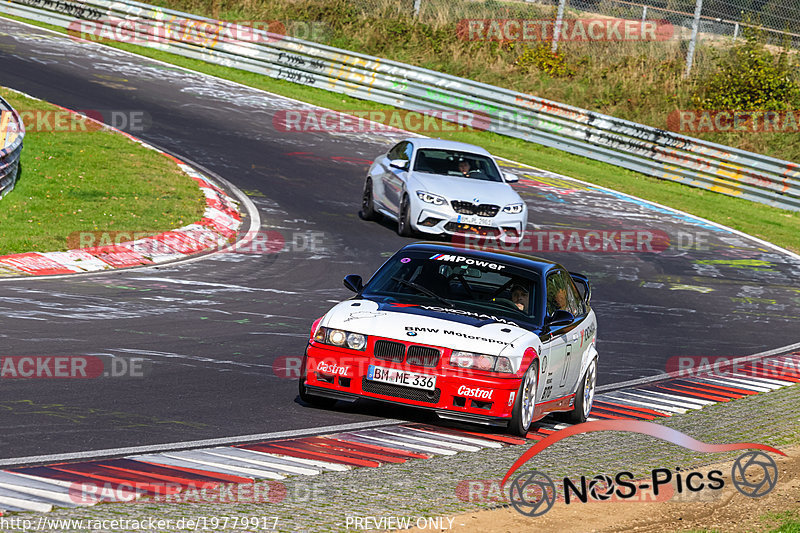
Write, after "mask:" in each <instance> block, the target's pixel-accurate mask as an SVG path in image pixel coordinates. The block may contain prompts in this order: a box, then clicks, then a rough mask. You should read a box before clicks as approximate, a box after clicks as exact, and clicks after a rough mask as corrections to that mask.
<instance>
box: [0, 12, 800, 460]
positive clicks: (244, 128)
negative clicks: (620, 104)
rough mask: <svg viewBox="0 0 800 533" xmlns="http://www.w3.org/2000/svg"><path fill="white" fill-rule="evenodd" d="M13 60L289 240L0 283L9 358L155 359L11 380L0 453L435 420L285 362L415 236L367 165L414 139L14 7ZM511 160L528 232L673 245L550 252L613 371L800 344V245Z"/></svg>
mask: <svg viewBox="0 0 800 533" xmlns="http://www.w3.org/2000/svg"><path fill="white" fill-rule="evenodd" d="M0 72H2V77H0V85H3V86H7V87H11V88H14V89H17V90H20V91H23V92H26V93H28V94H31V95H33V96H35V97H38V98H42V99H45V100H48V101H51V102H54V103H56V104H59V105H62V106H65V107H68V108H71V109H90V110H140V111H144V112H146V114H147V116H148V117H149V121H151V124H150V126H149V127H148V128H147V129H146V131H143V132H139V131H132V133H134V134H135V135H136V136H138V137H140V138H142V139H144V140H145V141H147V142H151V143H154V144H155V145H158V146H160V147H162V148H164V149H166V150H168V151H170V152H172V153H174V154H176V155H178V156H179V157H183V158H186V159H188V160H190V161H194V162H196V163H198V164H200V165H202V166H204V167H206V168H207V169H209V170H210V171H212V172H214V173H216V174H218V175H220V176H222V177H224V178H225V179H227V180H229V181H230V182H232V183H233V184H234V185H235V186H237V187H238V188H240V189H241V190H243V191H245V192H246V193H247V194H248V195H249V196H250V197H251V199H252V200H253V202H254V203H255V205H256V206H257V208H258V210H259V214H260V217H261V221H262V227H263V229H264V230H269V231H275V232H279V233H280V234H281V235H282V236H283V238H284V239H285V241H286V242H287V246H286V247H285V248H284V250H283V251H282V252H280V253H270V254H221V255H216V256H213V257H210V258H208V259H204V260H200V261H195V262H191V263H187V264H181V265H178V266H171V267H170V266H167V267H162V268H153V269H139V270H132V271H125V272H117V273H112V274H97V275H94V274H93V275H85V276H75V277H71V278H59V279H18V280H5V281H2V282H0V324H2V328H1V329H0V342H2V355H3V356H21V355H93V354H104V355H107V356H115V357H141V358H144V359H146V360H147V362H148V365H147V367H146V368H147V373H146V376H145V377H144V378H138V379H137V378H128V379H111V378H108V379H96V380H91V381H86V380H44V379H42V380H14V379H4V380H2V382H1V383H0V427H2V432H0V459H2V458H12V457H22V456H29V455H39V454H51V453H66V452H74V451H83V450H98V449H106V448H117V447H123V446H134V445H144V444H159V443H169V442H177V441H186V440H195V439H206V438H214V437H226V436H236V435H249V434H258V433H267V432H272V431H282V430H293V429H303V428H313V427H318V426H330V425H335V424H345V423H352V422H361V421H370V420H377V419H380V418H383V417H389V418H401V419H406V420H422V421H430V419H429V418H426V416H427V415H424V414H422V415H420V414H417V413H414V412H413V411H408V410H405V409H399V408H387V407H385V406H383V405H379V404H373V403H370V402H362V403H359V404H358V405H355V406H340V407H339V408H338V409H336V410H332V411H326V410H319V409H313V408H310V407H306V406H303V405H302V404H300V403H299V400H297V399H296V392H297V387H296V382H295V380H294V379H288V378H287V376H286V374H287V373H289V372H287V370H285V368H286V362H287V360H286V359H285V358H287V357H292V358H294V357H299V356H300V355H302V352H303V349H304V346H305V343H306V339H307V336H308V332H309V328H310V325H311V323H312V322H313V320H314V319H315V318H317V317H319V316H321V315H322V314H323V313H324V312H325V311H326V310H327V309H328V308H329V307H330V306H331V305H332V303H333V302H336V301H338V300H341V299H343V298H346V297H348V295H349V294H351V293H349V292H348V291H347V290H346V289H345V288H343V286H342V282H341V280H342V278H343V276H344V275H346V274H349V273H357V274H361V275H362V276H368V275H369V274H371V273H372V272H373V270H374V269H375V268H377V267H378V266H379V265H380V264H381V263H382V261H383V260H384V259H385V258H386V257H387V256H388V255H390V254H391V253H393V252H394V251H395V250H396V249H397V248H399V247H400V246H402V245H403V244H405V243H408V242H411V241H410V240H407V239H403V238H401V237H398V236H397V235H396V234H395V233H394V229H393V226H392V225H390V224H379V223H369V222H365V221H362V220H360V219H359V218H358V216H357V212H358V209H359V203H360V194H361V188H362V185H363V178H364V176H365V173H366V169H367V164H366V163H367V162H368V161H370V160H372V158H373V157H374V156H375V155H377V154H378V153H380V152H381V151H382V150H383V149H384V148H385V147H386V146H387V145H389V144H391V143H392V142H393V141H395V140H396V139H398V138H401V137H402V135H399V134H396V133H392V134H374V133H364V134H358V135H352V134H351V135H340V134H332V133H285V132H280V131H276V129H275V128H274V127H273V122H272V117H273V115H274V113H275V112H276V111H278V110H284V109H297V108H303V107H307V106H305V105H304V104H299V103H297V102H294V101H290V100H287V99H283V98H280V97H277V96H273V95H270V94H266V93H263V92H260V91H257V90H254V89H249V88H246V87H242V86H238V85H236V84H232V83H228V82H225V81H222V80H218V79H214V78H209V77H206V76H203V75H199V74H194V73H188V72H185V71H183V70H180V69H177V68H172V67H167V66H165V65H163V64H160V63H157V62H154V61H151V60H148V59H144V58H137V57H135V56H132V55H129V54H127V53H123V52H120V51H116V50H113V49H110V48H103V47H100V46H96V45H91V44H83V43H78V42H75V41H73V40H71V39H69V38H67V37H60V36H59V37H56V36H54V35H53V34H52V33H49V32H47V31H44V30H41V29H35V28H32V27H29V26H25V25H21V24H17V23H15V22H11V21H6V20H0ZM123 129H124V128H123ZM65 134H66V133H65ZM518 172H521V173H523V174H525V175H526V176H527V177H529V178H532V179H530V180H526V179H523V180H522V181H521V183H520V185H519V190H520V192H521V194H522V195H523V197H524V198H525V199H526V201H527V202H528V206H529V210H530V221H531V224H532V225H531V227H530V228H529V229H530V230H534V229H536V230H560V229H571V228H577V229H582V230H597V231H602V230H609V231H620V230H658V231H662V232H664V233H666V235H668V236H669V238H670V242H671V243H672V246H671V247H670V248H669V249H667V250H664V251H662V252H661V253H565V252H558V253H550V252H542V253H540V254H539V255H542V256H544V257H548V258H552V259H555V260H558V261H560V262H562V263H564V264H565V265H566V266H567V267H568V268H569V269H570V270H573V271H578V272H584V273H586V274H588V275H589V277H590V279H591V280H592V282H593V284H594V296H593V304H594V308H595V310H596V312H597V315H598V321H599V342H598V350H599V351H600V355H601V360H600V368H599V383H600V384H609V383H615V382H621V381H626V380H630V379H635V378H639V377H643V376H650V375H655V374H660V373H662V372H664V370H665V367H666V366H667V362H668V359H669V358H670V357H673V356H678V355H706V356H730V357H733V356H744V355H750V354H753V353H757V352H761V351H764V350H767V349H771V348H777V347H781V346H785V345H789V344H793V343H796V342H797V341H798V334H797V332H798V331H800V289H798V287H799V286H800V284H799V283H798V279H800V259H798V258H793V257H791V256H787V255H785V254H782V253H780V252H777V251H775V250H773V249H771V248H769V247H767V246H765V245H763V244H760V243H758V242H755V241H752V240H750V239H747V238H744V237H741V236H739V235H736V234H733V233H730V232H728V231H724V230H720V229H718V228H716V227H714V226H710V225H707V224H704V223H701V222H698V221H697V220H695V219H693V218H691V217H688V216H685V215H678V214H674V213H672V212H669V211H666V210H663V209H660V208H656V207H653V206H651V205H649V204H646V203H643V202H635V201H631V200H630V199H627V198H625V197H623V196H621V195H613V194H609V193H606V192H603V191H600V190H597V189H593V188H591V187H588V186H584V185H581V184H578V183H572V182H567V181H564V180H561V179H559V178H558V177H556V176H554V175H551V174H548V173H541V172H536V171H526V172H522V171H518ZM22 179H25V176H23V178H22ZM14 194H15V193H12V194H11V195H10V196H9V197H8V198H6V199H4V200H3V201H4V202H8V201H13V195H14ZM533 224H535V226H534V225H533ZM87 229H91V228H87ZM273 235H274V234H273ZM697 237H700V239H701V246H700V247H699V248H700V249H698V247H697V246H695V244H696V240H697ZM689 241H691V244H692V246H689V244H690V242H689ZM292 243H294V244H292ZM312 243H313V244H312ZM681 244H682V245H685V246H683V247H681V246H680V245H681Z"/></svg>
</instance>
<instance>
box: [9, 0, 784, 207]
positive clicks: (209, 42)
mask: <svg viewBox="0 0 800 533" xmlns="http://www.w3.org/2000/svg"><path fill="white" fill-rule="evenodd" d="M26 4H27V5H26ZM32 6H36V7H32ZM0 12H2V13H7V14H10V15H15V16H19V17H23V18H27V19H33V20H38V21H42V22H47V23H49V24H53V25H56V26H60V27H62V28H67V29H71V30H73V31H74V32H75V33H76V34H77V35H80V34H81V31H82V30H86V31H85V32H84V33H88V34H90V35H101V36H102V37H104V38H115V39H117V40H123V41H126V40H131V39H135V40H136V42H137V44H142V45H144V46H148V47H151V48H157V49H161V50H165V51H168V52H171V53H174V54H178V55H181V56H185V57H190V58H195V59H200V60H202V61H206V62H209V63H215V64H219V65H225V66H229V67H234V68H238V69H242V70H247V71H251V72H255V73H259V74H263V75H266V76H270V77H272V78H277V79H284V80H288V81H291V82H294V83H299V84H303V85H309V86H313V87H318V88H321V89H325V90H328V91H333V92H338V93H343V94H347V95H349V96H352V97H355V98H360V99H364V100H370V101H373V102H378V103H382V104H386V105H390V106H394V107H399V108H402V109H408V110H412V111H418V112H429V113H430V112H431V111H433V110H435V111H453V110H460V111H466V112H469V113H472V114H473V117H477V118H479V120H478V122H480V123H481V124H482V127H483V128H485V129H487V130H489V131H493V132H495V133H499V134H502V135H508V136H511V137H516V138H519V139H524V140H526V141H531V142H535V143H538V144H542V145H545V146H550V147H553V148H557V149H559V150H564V151H566V152H570V153H573V154H577V155H581V156H585V157H588V158H591V159H595V160H598V161H604V162H606V163H610V164H613V165H616V166H620V167H624V168H628V169H631V170H635V171H637V172H641V173H643V174H647V175H650V176H655V177H657V178H661V179H668V180H672V181H677V182H680V183H684V184H686V185H691V186H693V187H700V188H704V189H708V190H711V191H714V192H719V193H723V194H727V195H730V196H735V197H739V198H744V199H747V200H751V201H755V202H760V203H763V204H767V205H771V206H775V207H781V208H784V209H792V210H800V165H798V164H795V163H791V162H789V161H782V160H780V159H775V158H772V157H767V156H764V155H759V154H755V153H752V152H746V151H744V150H739V149H736V148H732V147H728V146H723V145H719V144H715V143H711V142H707V141H703V140H700V139H695V138H692V137H687V136H684V135H679V134H676V133H673V132H670V131H666V130H661V129H658V128H653V127H651V126H645V125H642V124H637V123H634V122H630V121H627V120H622V119H618V118H614V117H611V116H608V115H601V114H599V113H594V112H591V111H587V110H584V109H579V108H576V107H572V106H568V105H565V104H560V103H558V102H552V101H549V100H544V99H542V98H537V97H535V96H531V95H527V94H523V93H518V92H515V91H511V90H508V89H503V88H500V87H494V86H491V85H486V84H483V83H479V82H476V81H471V80H467V79H464V78H458V77H456V76H450V75H448V74H442V73H439V72H434V71H431V70H427V69H423V68H419V67H415V66H412V65H406V64H403V63H398V62H395V61H389V60H386V59H381V58H377V57H372V56H367V55H363V54H357V53H354V52H348V51H346V50H339V49H336V48H332V47H329V46H324V45H321V44H318V43H313V42H309V41H303V40H300V39H296V38H292V37H287V36H282V35H276V34H271V33H267V32H264V31H262V30H252V29H245V28H240V27H237V26H235V25H230V24H228V23H225V24H224V25H220V26H217V25H216V24H215V22H218V21H213V20H211V19H207V18H203V17H198V16H196V15H191V14H187V13H182V12H179V11H173V10H170V9H164V8H160V7H155V6H151V5H148V4H143V3H139V2H135V1H131V0H123V1H119V2H110V1H108V0H86V1H84V2H81V3H80V4H78V3H75V2H69V1H66V0H62V1H57V0H0ZM76 17H79V18H76ZM123 19H124V20H126V22H125V23H124V24H122V23H120V21H122V20H123ZM81 21H85V23H84V25H83V26H81ZM103 21H105V22H106V23H109V25H108V28H110V29H107V30H106V31H105V32H99V31H97V28H98V26H97V24H100V23H101V22H103ZM232 28H233V29H236V28H239V32H238V33H241V34H248V35H255V36H259V37H260V38H259V39H249V40H243V39H236V38H234V37H232V36H231V35H232V32H231V31H230V30H231V29H232ZM112 30H113V31H112ZM198 36H202V39H201V38H198ZM465 120H466V121H469V119H465Z"/></svg>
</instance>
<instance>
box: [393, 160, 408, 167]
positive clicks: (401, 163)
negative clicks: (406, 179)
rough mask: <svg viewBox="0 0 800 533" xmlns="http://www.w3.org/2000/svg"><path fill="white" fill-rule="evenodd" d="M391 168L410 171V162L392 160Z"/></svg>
mask: <svg viewBox="0 0 800 533" xmlns="http://www.w3.org/2000/svg"><path fill="white" fill-rule="evenodd" d="M389 166H390V167H392V168H399V169H400V170H408V161H406V160H405V159H392V160H391V161H389Z"/></svg>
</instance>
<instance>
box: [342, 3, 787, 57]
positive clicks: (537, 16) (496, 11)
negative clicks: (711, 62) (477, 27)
mask: <svg viewBox="0 0 800 533" xmlns="http://www.w3.org/2000/svg"><path fill="white" fill-rule="evenodd" d="M352 5H353V6H357V7H359V8H361V9H362V10H363V12H364V13H365V14H369V15H370V16H375V15H376V14H385V15H387V16H408V17H414V18H416V19H417V20H419V21H420V22H424V23H427V24H432V25H452V24H455V25H458V24H459V23H461V24H464V21H469V20H477V19H486V20H498V21H503V20H506V21H507V20H511V19H517V20H520V21H522V20H534V21H536V20H550V21H555V20H557V17H558V13H559V8H562V9H561V11H563V23H564V24H565V25H566V27H569V23H570V21H576V20H578V19H584V20H588V19H594V18H605V17H609V18H612V17H613V18H617V19H626V20H631V21H639V22H640V23H641V24H642V25H643V26H642V28H644V24H646V23H651V24H657V25H661V26H668V27H669V28H670V33H671V36H670V38H669V40H673V41H680V42H684V43H685V45H687V48H688V49H689V51H688V53H692V52H691V51H692V50H693V49H694V45H695V43H696V41H698V40H708V39H717V40H719V39H724V38H728V39H740V38H742V37H743V33H744V31H745V29H746V28H760V29H761V30H763V33H764V37H765V39H766V42H767V44H772V45H778V46H786V47H790V48H795V49H800V0H648V1H647V2H636V1H628V0H503V1H501V0H352ZM696 15H698V16H696ZM559 26H560V25H559ZM695 26H696V31H695V32H694V34H695V35H696V37H695V38H694V39H693V29H694V27H695ZM553 33H555V32H553ZM549 37H550V39H551V41H552V40H558V38H559V37H562V38H563V33H562V34H561V35H560V36H559V35H557V34H556V35H550V36H549ZM658 40H662V39H661V38H659V39H658ZM663 40H667V39H663ZM553 48H554V49H555V46H554V47H553ZM688 62H689V63H690V64H691V60H689V61H688Z"/></svg>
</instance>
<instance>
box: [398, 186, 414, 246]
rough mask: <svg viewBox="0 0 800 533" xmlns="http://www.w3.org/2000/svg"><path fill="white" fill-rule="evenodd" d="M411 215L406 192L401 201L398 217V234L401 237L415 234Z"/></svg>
mask: <svg viewBox="0 0 800 533" xmlns="http://www.w3.org/2000/svg"><path fill="white" fill-rule="evenodd" d="M409 216H410V215H409V213H408V195H407V194H404V195H403V200H402V201H401V202H400V213H399V215H398V217H397V234H398V235H400V236H401V237H411V236H412V235H413V234H414V232H413V230H412V229H411V220H410V219H409Z"/></svg>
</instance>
